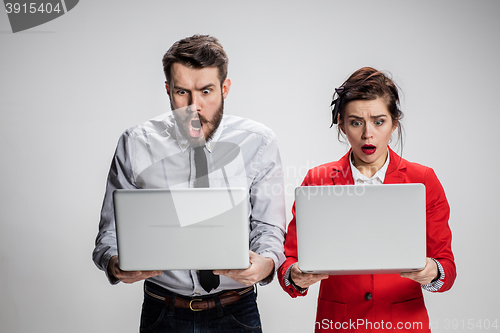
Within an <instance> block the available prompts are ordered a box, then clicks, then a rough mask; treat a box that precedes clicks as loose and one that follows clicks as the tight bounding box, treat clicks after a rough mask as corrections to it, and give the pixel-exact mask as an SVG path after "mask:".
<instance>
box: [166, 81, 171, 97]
mask: <svg viewBox="0 0 500 333" xmlns="http://www.w3.org/2000/svg"><path fill="white" fill-rule="evenodd" d="M165 89H166V90H167V95H168V96H170V88H169V86H168V82H167V81H165Z"/></svg>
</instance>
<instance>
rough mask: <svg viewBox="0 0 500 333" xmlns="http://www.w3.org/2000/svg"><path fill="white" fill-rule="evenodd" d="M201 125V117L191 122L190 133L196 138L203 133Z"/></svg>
mask: <svg viewBox="0 0 500 333" xmlns="http://www.w3.org/2000/svg"><path fill="white" fill-rule="evenodd" d="M201 127H202V126H201V122H200V119H193V120H191V123H190V124H189V135H191V136H192V137H194V138H198V137H200V136H201V135H202V134H203V132H202V131H201Z"/></svg>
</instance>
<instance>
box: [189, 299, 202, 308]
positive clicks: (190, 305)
mask: <svg viewBox="0 0 500 333" xmlns="http://www.w3.org/2000/svg"><path fill="white" fill-rule="evenodd" d="M202 301H203V300H202V299H201V298H193V299H192V300H191V301H189V308H190V309H191V311H203V309H193V306H192V305H193V302H202Z"/></svg>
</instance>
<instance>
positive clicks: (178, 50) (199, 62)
mask: <svg viewBox="0 0 500 333" xmlns="http://www.w3.org/2000/svg"><path fill="white" fill-rule="evenodd" d="M176 62H177V63H180V64H183V65H185V66H189V67H192V68H197V69H199V68H206V67H217V68H218V69H219V80H220V83H221V85H222V84H223V82H224V80H226V77H227V64H228V59H227V55H226V52H224V49H223V48H222V45H221V44H220V43H219V41H218V40H217V38H215V37H211V36H209V35H193V36H191V37H186V38H184V39H181V40H178V41H177V42H175V43H174V44H173V45H172V46H171V47H170V49H168V51H167V53H165V55H164V56H163V71H164V72H165V77H166V79H167V83H170V79H171V77H172V76H171V72H170V70H171V68H172V65H173V64H174V63H176Z"/></svg>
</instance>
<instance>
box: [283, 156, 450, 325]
mask: <svg viewBox="0 0 500 333" xmlns="http://www.w3.org/2000/svg"><path fill="white" fill-rule="evenodd" d="M349 153H350V152H349ZM349 153H347V154H346V155H344V157H342V158H341V159H340V160H339V161H336V162H331V163H327V164H323V165H320V166H318V167H315V168H313V169H311V170H309V172H308V173H307V175H306V177H305V179H304V181H303V182H302V186H320V185H353V184H354V181H353V178H352V173H351V167H350V163H349ZM389 153H390V163H389V166H388V169H387V173H386V176H385V181H384V184H396V183H422V184H424V185H425V188H426V205H427V257H430V258H434V259H436V260H438V261H439V263H440V264H441V265H442V266H443V269H444V272H445V277H444V278H441V280H442V281H443V283H444V284H443V286H442V287H441V288H440V289H439V292H444V291H446V290H448V289H450V288H451V286H452V285H453V282H454V281H455V277H456V268H455V262H454V257H453V253H452V251H451V231H450V228H449V226H448V218H449V215H450V208H449V205H448V201H447V200H446V196H445V193H444V190H443V187H442V186H441V183H440V182H439V180H438V179H437V177H436V174H435V173H434V171H433V170H432V169H431V168H428V167H425V166H423V165H420V164H416V163H411V162H408V161H406V160H404V159H402V158H400V157H399V156H398V155H397V154H396V153H394V152H393V151H392V150H391V149H390V148H389ZM388 204H390V203H388ZM292 213H293V219H292V220H291V221H290V224H289V225H288V232H287V236H286V240H285V255H286V257H287V259H286V261H285V262H284V263H283V265H282V266H281V267H280V268H279V270H278V278H279V281H280V284H281V286H282V288H283V289H284V290H285V291H286V292H287V293H288V294H290V296H292V297H297V296H305V294H307V292H306V293H304V294H301V293H300V292H298V291H297V290H296V289H295V288H294V287H293V286H292V285H289V286H286V285H285V282H284V275H285V272H286V271H287V270H288V268H289V267H290V266H291V265H292V264H293V263H295V262H297V232H296V225H295V204H294V205H293V208H292ZM368 293H369V294H368ZM370 296H371V297H370ZM404 326H406V327H404ZM410 326H412V328H411V329H407V330H402V331H404V332H429V331H430V330H429V317H428V315H427V310H426V308H425V305H424V300H423V295H422V290H421V286H420V284H419V283H417V282H415V281H412V280H410V279H406V278H402V277H400V276H399V274H376V275H331V276H330V277H329V278H328V279H326V280H322V281H321V286H320V291H319V297H318V309H317V313H316V323H315V328H316V332H324V331H332V330H335V329H341V330H343V331H344V332H348V331H352V332H371V331H372V329H373V331H374V332H378V331H381V330H382V328H391V327H392V328H393V329H395V328H400V327H402V328H409V327H410ZM416 328H421V329H416Z"/></svg>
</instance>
